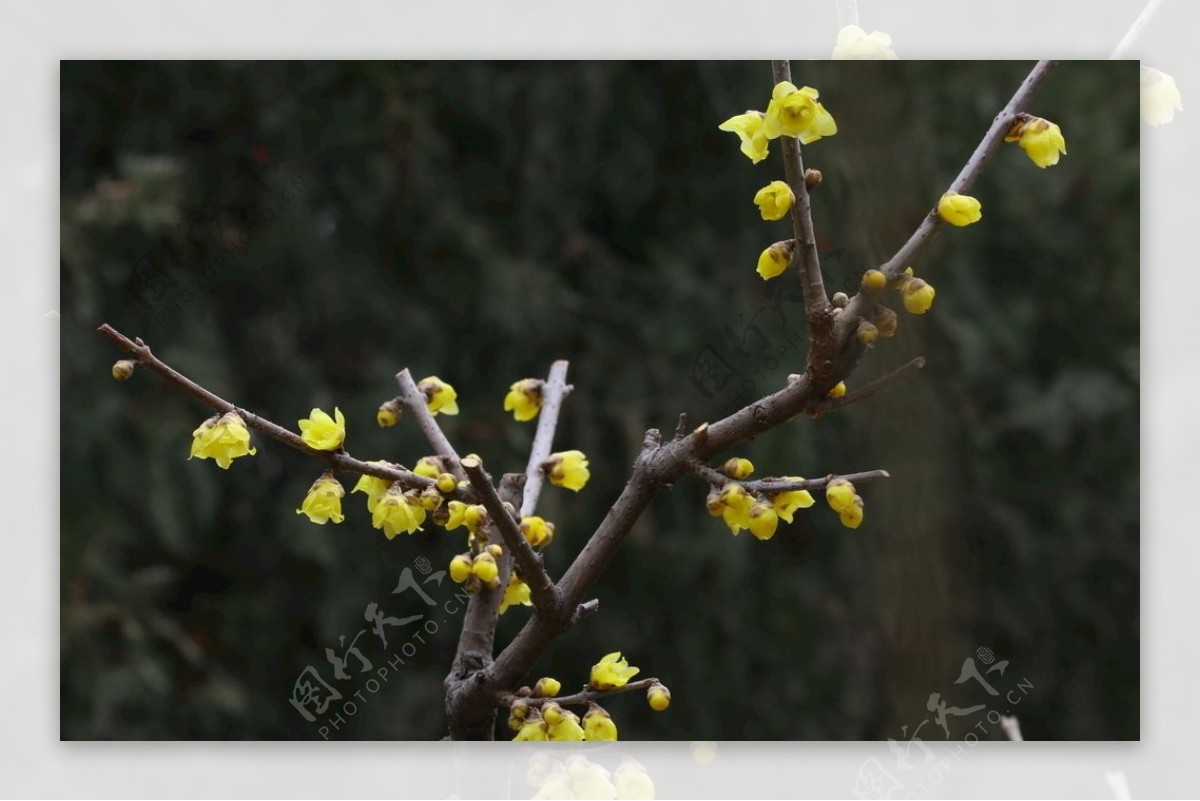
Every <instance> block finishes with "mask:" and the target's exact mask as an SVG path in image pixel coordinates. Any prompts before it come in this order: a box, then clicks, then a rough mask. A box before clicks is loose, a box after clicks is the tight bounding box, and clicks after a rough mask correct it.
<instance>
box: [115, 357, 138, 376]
mask: <svg viewBox="0 0 1200 801" xmlns="http://www.w3.org/2000/svg"><path fill="white" fill-rule="evenodd" d="M136 367H137V362H135V361H134V360H133V359H121V361H119V362H116V363H115V364H114V365H113V366H112V377H113V378H115V379H117V380H118V381H128V380H129V379H130V377H132V376H133V371H134V368H136Z"/></svg>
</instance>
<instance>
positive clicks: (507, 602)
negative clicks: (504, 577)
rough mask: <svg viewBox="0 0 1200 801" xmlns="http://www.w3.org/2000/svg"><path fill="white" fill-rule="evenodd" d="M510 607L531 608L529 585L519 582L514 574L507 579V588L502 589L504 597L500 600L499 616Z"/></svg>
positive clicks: (518, 578)
mask: <svg viewBox="0 0 1200 801" xmlns="http://www.w3.org/2000/svg"><path fill="white" fill-rule="evenodd" d="M510 606H533V600H532V599H531V597H530V594H529V585H528V584H526V583H525V582H524V581H521V579H520V577H519V576H518V575H517V574H516V573H513V574H511V575H510V576H509V577H508V586H507V587H505V588H504V597H503V598H501V599H500V614H502V615H503V614H504V613H505V612H507V611H508V608H509V607H510Z"/></svg>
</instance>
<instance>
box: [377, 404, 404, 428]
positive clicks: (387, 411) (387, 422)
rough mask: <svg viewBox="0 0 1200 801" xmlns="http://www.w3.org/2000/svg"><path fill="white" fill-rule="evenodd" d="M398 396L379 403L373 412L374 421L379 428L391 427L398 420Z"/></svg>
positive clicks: (399, 412)
mask: <svg viewBox="0 0 1200 801" xmlns="http://www.w3.org/2000/svg"><path fill="white" fill-rule="evenodd" d="M398 400H399V399H398V398H392V399H391V400H390V401H385V402H383V403H381V404H379V409H378V410H377V411H376V412H375V422H376V423H378V424H379V427H380V428H391V427H392V426H394V425H396V423H398V422H399V421H400V414H401V411H400V404H399V403H398Z"/></svg>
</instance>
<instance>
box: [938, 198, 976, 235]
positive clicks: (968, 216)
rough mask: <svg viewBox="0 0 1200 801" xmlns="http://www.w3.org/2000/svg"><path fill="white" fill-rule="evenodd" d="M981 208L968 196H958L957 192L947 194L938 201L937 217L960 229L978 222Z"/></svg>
mask: <svg viewBox="0 0 1200 801" xmlns="http://www.w3.org/2000/svg"><path fill="white" fill-rule="evenodd" d="M981 209H982V206H981V205H980V203H979V201H978V200H976V199H975V198H973V197H971V196H970V195H960V194H958V193H957V192H947V193H946V194H944V195H942V199H941V200H939V201H938V206H937V210H938V216H940V217H941V218H942V219H943V220H945V221H946V222H948V223H950V224H951V225H957V226H958V227H960V228H961V227H962V226H964V225H970V224H971V223H975V222H979V220H980V218H982V217H983V211H982V210H981Z"/></svg>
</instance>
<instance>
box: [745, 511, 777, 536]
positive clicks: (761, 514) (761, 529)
mask: <svg viewBox="0 0 1200 801" xmlns="http://www.w3.org/2000/svg"><path fill="white" fill-rule="evenodd" d="M778 525H779V515H778V514H776V512H775V507H773V506H772V505H771V504H769V503H762V502H759V503H756V504H754V505H753V506H751V507H750V525H749V526H748V528H749V529H750V533H751V534H753V535H754V536H755V537H757V538H758V539H760V540H769V539H771V538H772V537H774V536H775V529H776V527H777V526H778Z"/></svg>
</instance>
